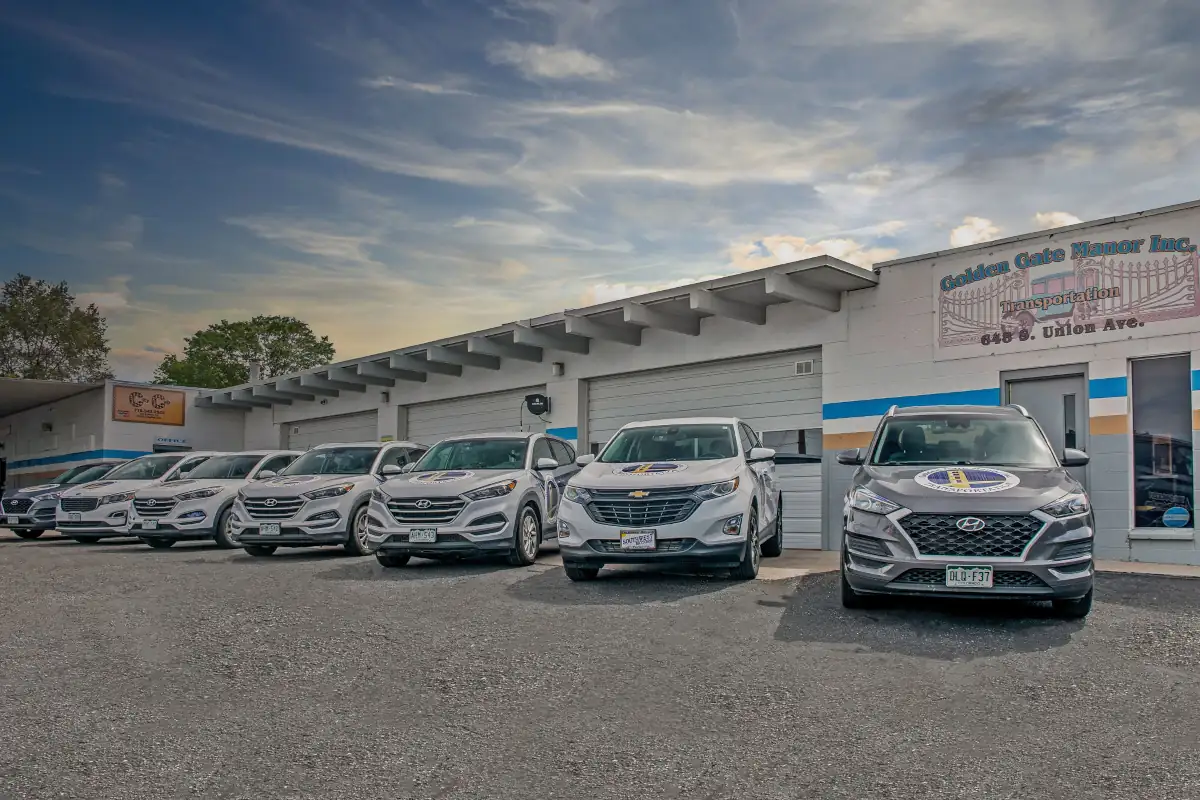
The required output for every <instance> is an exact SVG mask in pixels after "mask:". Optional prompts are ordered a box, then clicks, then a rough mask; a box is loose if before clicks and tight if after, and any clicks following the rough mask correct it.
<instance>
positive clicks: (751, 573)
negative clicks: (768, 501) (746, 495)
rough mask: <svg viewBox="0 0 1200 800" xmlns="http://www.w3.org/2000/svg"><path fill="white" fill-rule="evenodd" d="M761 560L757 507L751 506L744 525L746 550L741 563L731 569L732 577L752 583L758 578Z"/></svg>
mask: <svg viewBox="0 0 1200 800" xmlns="http://www.w3.org/2000/svg"><path fill="white" fill-rule="evenodd" d="M761 560H762V542H761V541H759V538H758V507H757V506H751V508H750V516H749V521H748V522H747V523H746V550H745V552H744V553H743V554H742V563H740V564H738V565H737V566H736V567H734V568H733V571H732V573H731V574H732V576H733V577H734V578H735V579H736V580H739V581H752V580H754V579H755V578H757V577H758V565H759V562H760V561H761Z"/></svg>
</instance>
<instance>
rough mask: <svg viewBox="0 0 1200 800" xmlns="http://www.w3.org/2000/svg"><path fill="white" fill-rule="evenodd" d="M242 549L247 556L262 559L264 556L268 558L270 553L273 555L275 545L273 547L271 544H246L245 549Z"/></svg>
mask: <svg viewBox="0 0 1200 800" xmlns="http://www.w3.org/2000/svg"><path fill="white" fill-rule="evenodd" d="M242 549H243V550H245V551H246V553H247V554H249V555H252V556H254V557H255V558H262V557H264V556H269V555H271V554H272V553H274V552H275V545H273V544H248V545H246V546H245V547H243V548H242Z"/></svg>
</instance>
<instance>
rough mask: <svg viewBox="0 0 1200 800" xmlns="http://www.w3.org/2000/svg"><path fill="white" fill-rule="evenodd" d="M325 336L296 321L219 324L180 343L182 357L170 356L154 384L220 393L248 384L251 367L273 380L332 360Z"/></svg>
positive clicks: (263, 319) (268, 318)
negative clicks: (198, 388) (253, 366)
mask: <svg viewBox="0 0 1200 800" xmlns="http://www.w3.org/2000/svg"><path fill="white" fill-rule="evenodd" d="M333 353H334V350H333V344H332V343H331V342H330V341H329V337H328V336H322V337H320V338H319V339H318V338H317V335H316V334H315V333H313V330H312V328H310V327H309V326H308V323H306V322H301V321H300V320H298V319H296V318H295V317H279V316H258V317H254V318H253V319H251V320H247V321H241V322H229V321H228V320H221V321H220V322H218V323H215V324H213V325H209V326H208V327H207V328H205V329H204V330H202V331H197V332H196V334H195V335H194V336H192V337H191V338H189V339H185V340H184V348H183V357H182V358H180V357H178V356H176V355H168V356H167V357H166V358H164V359H163V360H162V363H161V364H159V365H158V370H157V371H156V372H155V373H154V380H155V382H156V383H168V384H173V385H176V386H199V387H203V388H206V389H221V388H224V387H226V386H237V385H238V384H242V383H246V382H248V381H249V380H250V365H251V364H258V365H259V366H260V367H261V368H262V372H261V377H263V378H274V377H276V376H277V375H286V374H288V373H291V372H300V371H301V370H306V369H311V368H312V367H317V366H320V365H322V364H328V363H329V362H331V361H333Z"/></svg>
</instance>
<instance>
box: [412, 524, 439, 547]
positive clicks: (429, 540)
mask: <svg viewBox="0 0 1200 800" xmlns="http://www.w3.org/2000/svg"><path fill="white" fill-rule="evenodd" d="M408 541H409V544H433V543H435V542H437V528H413V529H412V530H411V531H409V532H408Z"/></svg>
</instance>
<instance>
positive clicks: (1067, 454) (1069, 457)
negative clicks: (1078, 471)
mask: <svg viewBox="0 0 1200 800" xmlns="http://www.w3.org/2000/svg"><path fill="white" fill-rule="evenodd" d="M1091 460H1092V458H1091V456H1089V455H1088V454H1087V453H1085V452H1083V451H1082V450H1076V449H1075V448H1073V447H1068V448H1067V449H1065V450H1063V451H1062V465H1063V466H1064V467H1086V466H1087V464H1088V462H1089V461H1091Z"/></svg>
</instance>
